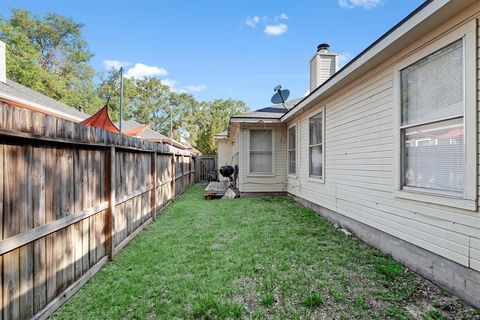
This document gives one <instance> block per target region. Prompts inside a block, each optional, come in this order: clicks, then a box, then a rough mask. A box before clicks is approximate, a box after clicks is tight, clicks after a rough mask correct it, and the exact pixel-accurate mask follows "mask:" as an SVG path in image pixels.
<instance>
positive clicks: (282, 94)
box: [271, 84, 290, 109]
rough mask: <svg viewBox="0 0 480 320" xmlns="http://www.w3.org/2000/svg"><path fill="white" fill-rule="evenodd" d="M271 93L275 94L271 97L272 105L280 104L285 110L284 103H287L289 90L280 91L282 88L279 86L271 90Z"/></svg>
mask: <svg viewBox="0 0 480 320" xmlns="http://www.w3.org/2000/svg"><path fill="white" fill-rule="evenodd" d="M273 91H275V92H276V93H275V94H274V95H273V97H272V99H271V101H272V103H273V104H279V103H281V104H282V105H283V107H284V108H285V109H288V108H287V107H286V106H285V102H286V101H287V99H288V96H289V95H290V90H287V89H283V90H282V86H281V85H280V84H279V85H278V86H276V87H275V88H274V89H273Z"/></svg>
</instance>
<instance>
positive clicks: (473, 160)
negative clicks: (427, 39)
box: [394, 20, 477, 211]
mask: <svg viewBox="0 0 480 320" xmlns="http://www.w3.org/2000/svg"><path fill="white" fill-rule="evenodd" d="M462 38H463V45H464V71H465V74H464V76H465V78H464V90H465V105H464V113H463V119H464V130H465V132H464V144H465V172H464V174H465V177H464V192H463V195H461V196H458V195H451V194H448V193H442V192H438V191H434V190H428V189H419V188H404V187H403V185H402V184H403V172H402V161H403V159H402V137H401V131H402V129H401V112H402V108H401V92H400V90H401V79H400V77H401V75H400V72H401V70H403V69H404V68H406V67H408V66H410V65H412V64H414V63H415V62H417V61H419V60H421V59H423V58H425V57H427V56H429V55H430V54H432V53H434V52H436V51H438V50H440V49H442V48H444V47H446V46H448V45H449V44H452V43H453V42H455V41H457V40H460V39H462ZM476 46H477V44H476V23H475V21H474V20H473V21H470V22H468V23H466V24H463V25H462V26H460V27H458V28H457V29H455V30H453V31H451V32H450V33H449V34H447V35H444V36H442V37H441V38H439V39H437V40H435V41H433V42H431V43H429V44H427V45H425V46H423V47H420V48H419V49H418V50H416V51H415V52H413V53H411V54H410V55H409V56H408V57H406V58H405V59H404V60H402V61H401V62H400V63H398V64H396V65H395V66H394V103H395V108H396V109H395V112H394V115H395V132H394V136H395V153H394V155H395V186H394V187H395V188H394V189H395V191H394V192H395V196H396V197H398V198H403V199H408V200H415V201H421V202H426V203H431V204H439V205H444V206H450V207H456V208H461V209H466V210H473V211H476V210H477V181H476V180H477V108H476V97H477V88H476V83H477V79H476V74H477V64H476V50H477V49H476Z"/></svg>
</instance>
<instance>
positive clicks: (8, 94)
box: [0, 79, 90, 122]
mask: <svg viewBox="0 0 480 320" xmlns="http://www.w3.org/2000/svg"><path fill="white" fill-rule="evenodd" d="M0 100H5V101H8V102H13V103H14V104H16V105H17V106H23V107H26V108H28V106H32V107H36V108H40V109H41V110H42V111H44V112H45V113H48V114H53V115H56V116H58V117H61V118H64V119H66V120H71V121H75V122H78V121H82V120H84V119H86V118H88V117H89V116H90V115H89V114H87V113H85V112H81V111H79V110H77V109H75V108H72V107H70V106H68V105H66V104H64V103H62V102H59V101H57V100H55V99H52V98H50V97H47V96H46V95H44V94H41V93H40V92H37V91H35V90H32V89H30V88H28V87H25V86H24V85H21V84H20V83H17V82H15V81H12V80H9V79H7V80H6V83H5V82H2V81H0Z"/></svg>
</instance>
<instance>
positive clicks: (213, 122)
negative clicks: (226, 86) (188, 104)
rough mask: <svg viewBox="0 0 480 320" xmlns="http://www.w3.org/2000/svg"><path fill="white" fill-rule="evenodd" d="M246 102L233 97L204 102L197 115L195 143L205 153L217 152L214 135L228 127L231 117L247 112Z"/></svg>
mask: <svg viewBox="0 0 480 320" xmlns="http://www.w3.org/2000/svg"><path fill="white" fill-rule="evenodd" d="M248 110H249V108H248V107H247V105H246V104H245V102H243V101H240V100H233V99H216V100H213V101H211V102H203V103H202V107H201V108H200V109H199V114H198V115H197V119H199V121H198V125H199V128H198V132H197V133H196V136H195V137H194V140H193V145H194V146H195V147H196V148H197V149H198V150H200V151H201V152H202V153H204V154H214V153H216V146H215V140H214V135H215V134H217V133H220V132H222V131H225V130H227V129H228V124H229V121H230V117H233V116H236V115H239V114H241V113H244V112H247V111H248Z"/></svg>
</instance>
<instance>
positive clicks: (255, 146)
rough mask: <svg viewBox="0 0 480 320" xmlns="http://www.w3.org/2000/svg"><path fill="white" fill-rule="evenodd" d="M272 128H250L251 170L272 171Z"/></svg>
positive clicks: (254, 171)
mask: <svg viewBox="0 0 480 320" xmlns="http://www.w3.org/2000/svg"><path fill="white" fill-rule="evenodd" d="M272 151H273V149H272V130H250V172H251V173H272V159H273V158H272V157H273V154H272Z"/></svg>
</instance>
